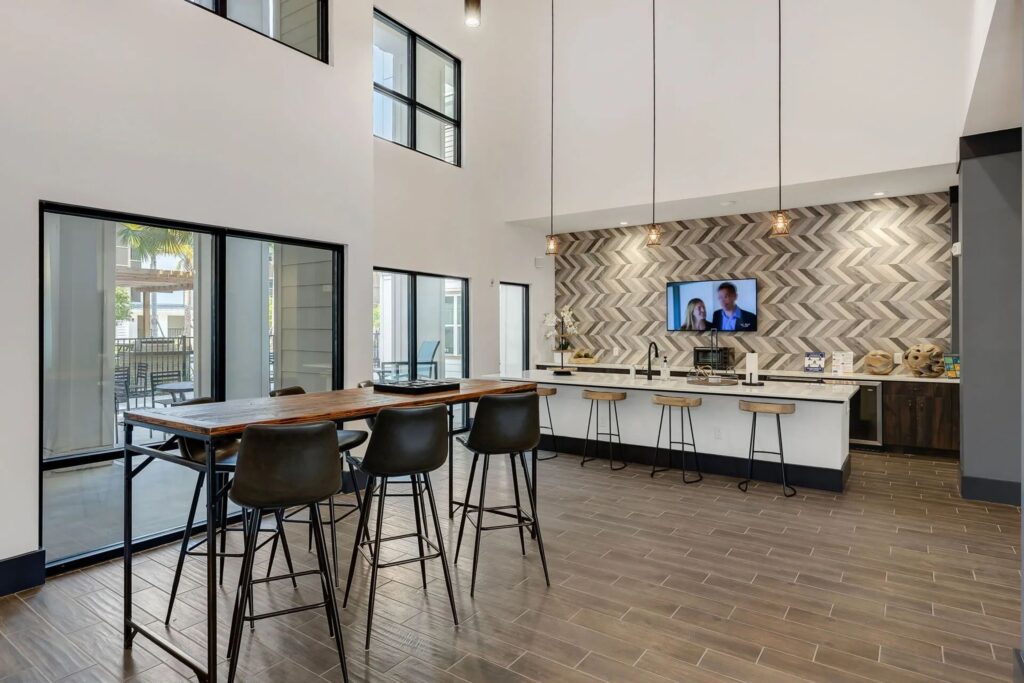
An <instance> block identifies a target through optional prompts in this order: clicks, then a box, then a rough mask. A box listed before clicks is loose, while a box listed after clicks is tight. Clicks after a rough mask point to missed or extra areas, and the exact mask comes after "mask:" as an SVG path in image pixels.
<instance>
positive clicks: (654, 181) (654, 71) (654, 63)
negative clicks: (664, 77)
mask: <svg viewBox="0 0 1024 683" xmlns="http://www.w3.org/2000/svg"><path fill="white" fill-rule="evenodd" d="M781 1H782V0H779V2H781ZM656 5H657V0H651V230H657V228H656V227H655V226H657V221H656V220H655V214H656V208H655V207H656V206H657V204H656V201H657V190H658V47H657V40H658V37H657V30H656V26H657V21H656V18H657V7H656Z"/></svg>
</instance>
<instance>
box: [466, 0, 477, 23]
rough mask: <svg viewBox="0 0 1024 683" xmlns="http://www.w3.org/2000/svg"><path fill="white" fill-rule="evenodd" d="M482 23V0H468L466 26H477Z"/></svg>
mask: <svg viewBox="0 0 1024 683" xmlns="http://www.w3.org/2000/svg"><path fill="white" fill-rule="evenodd" d="M479 25H480V0H466V26H469V27H470V28H476V27H478V26H479Z"/></svg>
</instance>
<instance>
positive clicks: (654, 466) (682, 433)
mask: <svg viewBox="0 0 1024 683" xmlns="http://www.w3.org/2000/svg"><path fill="white" fill-rule="evenodd" d="M666 408H668V448H667V449H666V450H667V451H668V467H658V453H659V452H660V450H661V430H662V428H663V427H664V425H665V409H666ZM684 410H685V411H686V421H685V422H684V421H683V411H684ZM687 422H689V424H690V440H689V441H687V440H686V423H687ZM675 444H678V445H679V450H680V452H681V453H682V456H683V483H684V484H696V483H697V482H698V481H701V480H703V479H704V475H703V474H702V473H701V471H700V453H698V452H697V446H696V445H695V444H694V437H693V415H692V414H691V413H690V409H689V408H679V440H675V439H673V438H672V406H665V405H663V406H662V407H661V417H659V418H658V440H657V442H656V443H655V444H654V459H653V461H652V462H651V476H652V477H653V476H654V475H655V474H657V473H659V472H667V471H668V470H670V469H672V446H673V445H675ZM687 446H689V447H690V448H692V449H693V460H694V464H695V466H696V468H697V478H696V479H690V478H687V476H686V447H687Z"/></svg>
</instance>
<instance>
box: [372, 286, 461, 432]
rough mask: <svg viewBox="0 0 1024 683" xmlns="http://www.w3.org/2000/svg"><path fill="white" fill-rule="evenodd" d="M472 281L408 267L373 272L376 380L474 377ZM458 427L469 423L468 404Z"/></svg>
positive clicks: (458, 407)
mask: <svg viewBox="0 0 1024 683" xmlns="http://www.w3.org/2000/svg"><path fill="white" fill-rule="evenodd" d="M468 295H469V281H468V280H466V279H465V278H459V277H446V276H444V275H430V274H426V273H413V272H407V271H397V270H385V269H376V270H374V272H373V366H372V372H373V380H374V381H375V382H388V381H403V380H410V379H451V378H458V377H466V376H468V375H469V309H468V307H467V297H468ZM455 420H456V425H464V424H465V421H466V415H465V411H464V408H463V407H462V406H457V407H456V412H455Z"/></svg>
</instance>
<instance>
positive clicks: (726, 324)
mask: <svg viewBox="0 0 1024 683" xmlns="http://www.w3.org/2000/svg"><path fill="white" fill-rule="evenodd" d="M665 302H666V307H667V312H666V317H665V320H666V321H667V322H668V329H669V331H670V332H675V331H680V330H682V331H693V332H701V331H704V330H719V331H721V332H756V331H757V280H755V279H753V278H749V279H744V280H702V281H700V282H670V283H668V285H667V286H666V291H665Z"/></svg>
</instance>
